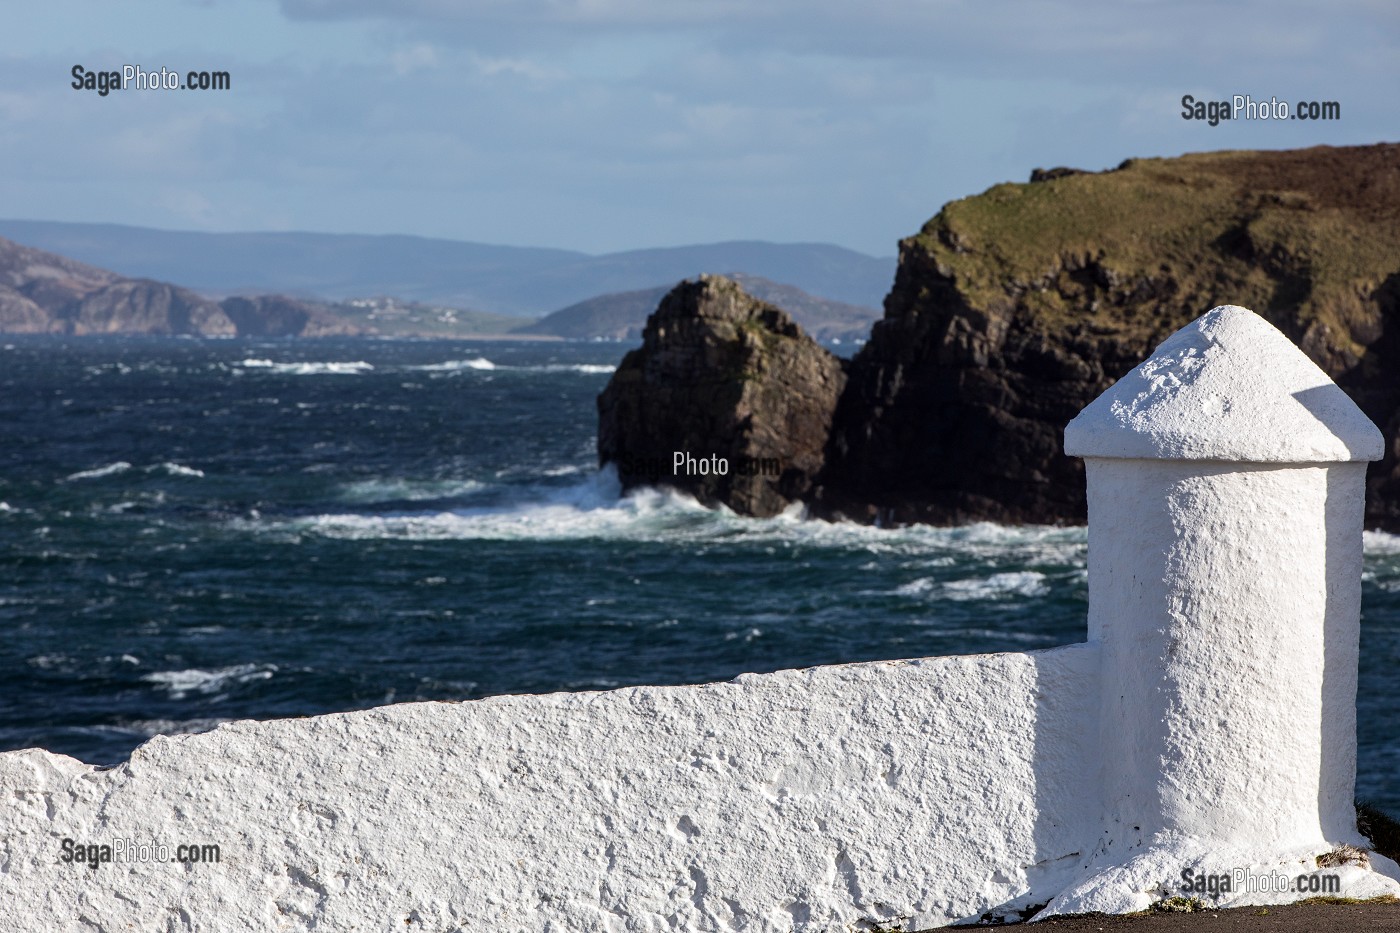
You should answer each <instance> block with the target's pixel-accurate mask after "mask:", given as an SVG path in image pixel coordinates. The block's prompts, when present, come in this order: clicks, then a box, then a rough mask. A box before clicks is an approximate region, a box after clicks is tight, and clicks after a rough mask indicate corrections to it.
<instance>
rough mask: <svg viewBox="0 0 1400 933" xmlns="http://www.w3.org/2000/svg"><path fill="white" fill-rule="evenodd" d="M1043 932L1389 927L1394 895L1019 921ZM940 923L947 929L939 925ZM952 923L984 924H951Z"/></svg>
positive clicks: (1329, 932) (1378, 930)
mask: <svg viewBox="0 0 1400 933" xmlns="http://www.w3.org/2000/svg"><path fill="white" fill-rule="evenodd" d="M1017 926H1019V927H1021V928H1022V929H1025V930H1027V931H1028V933H1034V931H1043V933H1099V931H1103V933H1214V931H1220V933H1237V931H1238V933H1256V931H1275V930H1276V931H1281V933H1352V931H1359V933H1367V931H1375V933H1382V931H1385V933H1391V931H1397V930H1400V901H1365V902H1362V903H1359V904H1325V903H1323V904H1319V903H1312V904H1288V905H1286V906H1283V907H1236V908H1234V909H1232V910H1198V911H1194V912H1192V913H1143V914H1128V915H1126V916H1110V915H1108V914H1084V915H1080V916H1076V917H1052V918H1050V919H1048V920H1043V921H1041V922H1040V923H1035V924H1029V925H1025V926H1021V925H1020V924H1018V925H1017ZM945 929H948V928H946V927H945ZM956 929H982V930H985V929H989V928H988V927H985V926H979V927H957V928H956Z"/></svg>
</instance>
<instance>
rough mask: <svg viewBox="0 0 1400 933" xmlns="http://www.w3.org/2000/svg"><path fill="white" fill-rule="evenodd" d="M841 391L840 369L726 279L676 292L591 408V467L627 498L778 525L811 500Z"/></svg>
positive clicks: (774, 311) (779, 315)
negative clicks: (647, 491) (676, 498)
mask: <svg viewBox="0 0 1400 933" xmlns="http://www.w3.org/2000/svg"><path fill="white" fill-rule="evenodd" d="M845 381H846V376H845V372H844V364H843V362H842V361H841V360H840V359H838V358H837V357H836V356H834V355H832V354H831V353H828V352H827V351H826V350H825V349H823V348H822V347H821V346H820V345H818V344H817V343H816V342H815V341H814V340H812V339H811V338H810V337H808V336H807V335H806V334H805V333H803V332H802V330H801V329H800V328H799V327H798V326H797V325H796V324H795V323H793V321H792V318H790V317H789V316H788V315H787V313H786V312H784V311H782V310H780V309H778V308H776V307H774V306H773V305H770V304H767V303H765V302H762V301H759V300H757V299H755V298H753V297H751V296H749V295H748V294H747V293H745V292H744V291H743V289H741V288H740V287H739V286H738V284H736V283H735V282H733V281H731V280H729V279H726V278H723V277H719V276H702V277H700V278H699V279H696V280H692V281H686V282H682V283H681V284H680V285H678V286H676V288H675V289H673V290H672V291H671V292H670V293H669V294H668V295H666V297H665V298H663V299H662V300H661V304H660V305H659V306H658V307H657V309H656V311H655V312H654V313H653V314H652V315H651V317H650V318H648V320H647V325H646V329H645V330H644V332H643V334H642V346H641V347H640V348H639V349H636V350H633V351H632V352H630V353H628V354H627V356H626V357H624V358H623V361H622V363H621V365H619V366H618V368H617V372H616V373H614V375H613V378H612V380H611V381H610V382H609V383H608V386H607V388H606V389H605V390H604V391H603V394H602V395H600V396H599V398H598V412H599V419H600V420H599V424H600V427H599V431H598V453H599V458H600V460H601V461H602V462H603V463H604V464H607V463H612V464H615V465H616V467H617V471H618V475H619V477H620V478H621V480H622V482H623V485H624V486H626V487H630V486H635V485H642V484H659V485H667V486H672V487H675V488H677V489H681V490H684V491H686V492H688V493H691V494H692V495H694V496H696V497H697V498H698V499H700V500H701V501H702V502H706V503H709V504H716V503H724V504H727V505H729V506H730V507H732V508H734V509H735V510H736V511H739V512H742V513H744V514H748V515H774V514H777V513H778V512H780V511H782V510H783V509H784V508H785V507H786V506H787V505H789V504H790V503H792V502H794V501H802V500H808V499H815V498H818V496H819V491H818V490H816V489H814V488H813V482H814V480H815V478H816V476H817V475H818V474H819V473H820V472H821V470H822V468H823V465H824V456H825V449H826V444H827V439H828V437H829V435H830V432H831V419H832V415H833V412H834V411H835V408H836V401H837V398H838V397H839V395H840V393H841V390H842V388H843V387H844V385H845ZM677 455H679V456H680V457H681V458H682V461H681V463H680V464H679V465H678V464H677V460H676V458H677Z"/></svg>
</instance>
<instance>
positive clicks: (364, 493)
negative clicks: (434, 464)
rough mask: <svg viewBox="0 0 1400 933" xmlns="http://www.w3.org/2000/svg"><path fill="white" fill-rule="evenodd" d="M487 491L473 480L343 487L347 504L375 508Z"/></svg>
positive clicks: (404, 481)
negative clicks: (372, 506) (377, 504)
mask: <svg viewBox="0 0 1400 933" xmlns="http://www.w3.org/2000/svg"><path fill="white" fill-rule="evenodd" d="M485 488H487V487H486V484H485V483H482V482H479V481H477V480H474V479H432V480H410V479H367V480H360V481H359V482H354V483H346V484H345V485H344V486H342V487H340V498H341V499H342V500H344V501H346V502H353V503H356V504H362V505H372V504H373V503H376V502H421V501H426V500H431V499H451V498H456V497H458V496H467V495H471V494H472V493H475V492H480V491H481V490H483V489H485Z"/></svg>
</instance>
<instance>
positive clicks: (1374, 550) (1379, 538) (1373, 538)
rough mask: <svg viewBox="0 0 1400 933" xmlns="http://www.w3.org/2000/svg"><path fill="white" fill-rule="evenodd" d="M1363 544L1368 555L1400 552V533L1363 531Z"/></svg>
mask: <svg viewBox="0 0 1400 933" xmlns="http://www.w3.org/2000/svg"><path fill="white" fill-rule="evenodd" d="M1361 545H1362V547H1363V548H1365V550H1366V556H1367V557H1372V556H1385V555H1390V554H1400V535H1393V534H1390V533H1389V532H1386V531H1363V532H1362V533H1361Z"/></svg>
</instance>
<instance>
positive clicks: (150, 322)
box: [0, 239, 364, 337]
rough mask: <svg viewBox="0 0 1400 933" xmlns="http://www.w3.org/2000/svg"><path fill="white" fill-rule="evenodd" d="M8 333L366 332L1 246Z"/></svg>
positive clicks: (287, 308)
mask: <svg viewBox="0 0 1400 933" xmlns="http://www.w3.org/2000/svg"><path fill="white" fill-rule="evenodd" d="M0 332H3V333H21V334H47V333H60V334H75V335H80V336H81V335H85V334H193V335H198V336H203V337H215V336H226V335H231V334H235V333H236V334H240V335H244V336H323V335H327V334H356V333H362V332H364V329H363V328H360V327H356V326H355V325H353V324H350V323H347V322H344V321H340V320H338V319H337V318H336V316H335V315H333V314H331V313H329V309H327V308H326V307H325V306H324V305H321V304H319V303H316V302H306V301H299V300H297V299H293V298H285V297H282V296H280V295H261V296H256V297H252V298H226V299H224V300H223V301H222V302H219V301H214V300H213V299H210V298H205V297H204V296H202V295H199V294H196V293H195V292H192V291H190V290H189V289H187V288H181V287H179V286H178V285H171V284H169V283H168V282H157V281H154V280H151V279H131V278H124V277H122V276H120V275H117V274H116V273H115V272H109V271H107V270H106V269H98V268H96V267H95V266H89V265H86V264H84V263H81V262H77V261H75V260H72V259H69V258H67V257H65V256H59V255H57V254H55V253H49V252H45V251H43V250H38V249H33V248H32V247H28V246H23V245H21V244H19V243H15V242H13V241H11V240H6V239H0Z"/></svg>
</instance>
